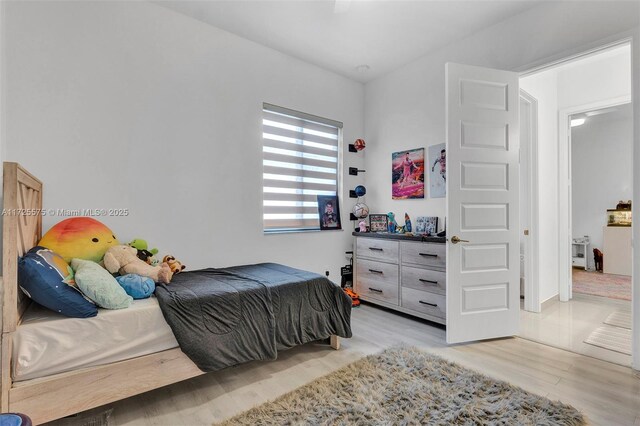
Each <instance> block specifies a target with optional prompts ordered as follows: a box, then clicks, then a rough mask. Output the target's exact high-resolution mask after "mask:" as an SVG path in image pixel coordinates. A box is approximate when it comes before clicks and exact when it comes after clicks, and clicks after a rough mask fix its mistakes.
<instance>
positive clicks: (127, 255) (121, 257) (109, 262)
mask: <svg viewBox="0 0 640 426" xmlns="http://www.w3.org/2000/svg"><path fill="white" fill-rule="evenodd" d="M104 267H105V268H107V270H108V271H109V272H111V273H112V274H115V273H116V272H118V273H119V274H120V275H126V274H137V275H142V276H143V277H149V278H151V279H152V280H153V281H154V282H156V283H165V284H169V282H171V277H172V276H173V273H172V272H171V268H170V267H169V265H167V264H166V263H162V264H160V265H157V266H151V265H147V263H146V262H144V261H143V260H140V259H138V250H136V249H135V248H134V247H131V246H128V245H124V244H123V245H118V246H114V247H111V248H109V249H108V250H107V252H106V253H105V255H104Z"/></svg>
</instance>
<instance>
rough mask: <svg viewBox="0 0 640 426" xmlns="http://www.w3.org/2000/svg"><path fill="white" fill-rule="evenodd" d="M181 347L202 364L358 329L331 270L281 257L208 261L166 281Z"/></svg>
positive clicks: (210, 366) (230, 361) (164, 295)
mask: <svg viewBox="0 0 640 426" xmlns="http://www.w3.org/2000/svg"><path fill="white" fill-rule="evenodd" d="M156 297H157V298H158V301H159V302H160V308H161V309H162V313H163V315H164V318H165V319H166V320H167V323H169V326H171V329H172V330H173V334H174V335H175V336H176V340H177V341H178V343H179V344H180V348H181V349H182V351H183V352H184V353H185V354H186V355H187V356H188V357H189V358H191V360H192V361H193V362H194V363H195V364H196V365H197V366H198V367H199V368H200V369H201V370H203V371H216V370H220V369H222V368H225V367H230V366H232V365H237V364H241V363H243V362H247V361H253V360H261V359H275V358H276V357H277V351H278V350H280V349H287V348H291V347H293V346H296V345H301V344H303V343H307V342H310V341H313V340H320V339H324V338H327V337H329V336H330V335H332V334H335V335H338V336H341V337H351V299H350V298H349V297H348V296H347V295H346V294H344V292H343V291H342V289H341V288H340V287H338V286H336V285H335V284H333V283H332V282H331V281H329V280H328V279H327V278H325V277H323V276H321V275H318V274H314V273H312V272H307V271H301V270H299V269H294V268H290V267H288V266H283V265H278V264H275V263H262V264H258V265H246V266H236V267H232V268H226V269H213V268H211V269H201V270H198V271H190V272H183V273H180V274H178V275H175V276H174V277H173V280H172V282H171V284H168V285H164V284H159V285H158V286H157V287H156Z"/></svg>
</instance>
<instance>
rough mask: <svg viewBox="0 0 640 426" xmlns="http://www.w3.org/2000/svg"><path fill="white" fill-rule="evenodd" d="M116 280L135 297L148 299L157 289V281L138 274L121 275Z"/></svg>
mask: <svg viewBox="0 0 640 426" xmlns="http://www.w3.org/2000/svg"><path fill="white" fill-rule="evenodd" d="M116 281H118V284H120V287H122V288H123V289H124V291H126V292H127V294H128V295H129V296H131V297H133V298H134V299H146V298H147V297H149V296H151V295H152V294H153V292H154V291H155V289H156V283H154V282H153V280H152V279H151V278H149V277H143V276H140V275H136V274H127V275H121V276H119V277H116Z"/></svg>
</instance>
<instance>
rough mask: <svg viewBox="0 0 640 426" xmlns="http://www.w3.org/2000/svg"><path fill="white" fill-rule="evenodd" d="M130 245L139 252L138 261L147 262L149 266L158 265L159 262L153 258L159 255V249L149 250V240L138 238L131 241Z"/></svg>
mask: <svg viewBox="0 0 640 426" xmlns="http://www.w3.org/2000/svg"><path fill="white" fill-rule="evenodd" d="M129 245H130V246H131V247H133V248H134V249H136V250H138V259H140V260H143V261H145V262H147V263H148V264H149V265H155V264H156V263H158V260H157V259H154V258H153V256H155V255H156V254H158V249H157V248H152V249H151V250H149V244H147V240H143V239H142V238H136V239H134V240H133V241H131V242H130V243H129Z"/></svg>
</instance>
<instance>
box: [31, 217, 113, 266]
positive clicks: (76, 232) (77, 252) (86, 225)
mask: <svg viewBox="0 0 640 426" xmlns="http://www.w3.org/2000/svg"><path fill="white" fill-rule="evenodd" d="M118 244H120V243H119V242H118V240H117V239H116V237H115V235H114V234H113V232H112V231H111V230H110V229H109V228H107V227H106V226H105V225H104V224H102V223H101V222H98V221H97V220H95V219H92V218H90V217H72V218H69V219H65V220H63V221H62V222H58V223H56V224H55V225H53V227H52V228H51V229H49V231H47V233H46V234H44V236H43V237H42V239H41V240H40V242H39V243H38V245H39V246H41V247H46V248H48V249H49V250H51V251H54V252H56V253H58V254H59V255H60V256H62V257H63V258H64V260H65V262H67V263H69V262H71V259H73V258H77V259H84V260H92V261H94V262H100V261H101V260H102V257H103V256H104V253H105V252H106V251H107V249H108V248H109V247H113V246H117V245H118Z"/></svg>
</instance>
